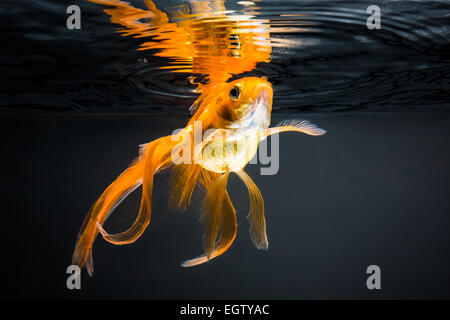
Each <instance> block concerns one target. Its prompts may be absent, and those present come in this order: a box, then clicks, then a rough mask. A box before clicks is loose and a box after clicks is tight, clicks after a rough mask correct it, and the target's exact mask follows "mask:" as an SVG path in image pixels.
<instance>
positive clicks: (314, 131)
mask: <svg viewBox="0 0 450 320" xmlns="http://www.w3.org/2000/svg"><path fill="white" fill-rule="evenodd" d="M286 131H296V132H301V133H305V134H309V135H310V136H322V135H324V134H325V133H326V132H327V131H326V130H324V129H322V128H319V127H318V126H316V125H315V124H313V123H311V122H309V121H308V120H284V121H281V122H280V123H279V124H277V126H276V127H273V128H269V129H267V133H266V136H270V135H272V134H275V133H281V132H286Z"/></svg>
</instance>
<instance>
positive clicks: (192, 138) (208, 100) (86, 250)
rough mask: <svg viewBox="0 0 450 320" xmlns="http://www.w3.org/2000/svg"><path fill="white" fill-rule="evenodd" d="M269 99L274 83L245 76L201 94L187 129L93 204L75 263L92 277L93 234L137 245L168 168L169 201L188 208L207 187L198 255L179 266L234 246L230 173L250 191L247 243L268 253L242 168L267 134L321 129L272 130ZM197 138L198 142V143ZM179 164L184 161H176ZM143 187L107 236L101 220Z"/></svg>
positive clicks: (158, 145)
mask: <svg viewBox="0 0 450 320" xmlns="http://www.w3.org/2000/svg"><path fill="white" fill-rule="evenodd" d="M272 102H273V89H272V85H271V83H270V82H269V81H268V80H267V79H266V78H264V77H261V78H259V77H244V78H241V79H237V80H234V81H230V82H224V83H218V84H215V85H213V86H211V87H209V88H208V90H205V91H204V92H203V93H202V94H201V95H200V96H199V97H198V98H197V100H196V101H195V102H194V103H193V105H192V106H191V113H192V117H191V119H190V120H189V121H188V123H187V125H186V126H185V127H184V128H183V129H181V130H179V131H177V132H176V133H174V134H172V135H168V136H164V137H161V138H158V139H156V140H153V141H150V142H149V143H147V144H145V145H142V146H141V147H140V151H139V156H138V157H137V159H136V160H135V161H133V162H132V163H131V164H130V166H129V167H128V168H127V169H126V170H125V171H124V172H123V173H122V174H120V175H119V176H118V177H117V179H116V180H115V181H114V182H112V183H111V184H110V185H109V186H108V187H107V188H106V190H105V191H104V192H103V193H102V194H101V196H100V197H99V198H98V200H97V201H96V202H95V203H94V205H93V206H92V208H91V209H90V211H89V213H88V214H87V216H86V218H85V219H84V222H83V225H82V227H81V230H80V232H79V234H78V238H77V243H76V247H75V251H74V253H73V258H72V264H74V265H77V266H79V267H80V269H81V268H83V267H84V266H85V267H86V269H87V271H88V273H89V275H91V276H92V274H93V257H92V246H93V243H94V240H95V239H96V237H97V235H98V234H99V233H100V234H101V235H102V237H103V238H104V239H105V240H106V241H108V242H110V243H112V244H115V245H125V244H130V243H133V242H135V241H136V240H137V239H138V238H139V237H140V236H141V235H142V234H143V232H144V231H145V229H146V228H147V226H148V225H149V223H150V218H151V211H152V191H153V187H154V186H153V184H154V176H155V174H157V173H159V172H161V171H163V170H171V171H172V172H171V179H170V189H171V191H170V196H169V203H170V205H171V206H173V207H174V208H176V209H179V210H181V211H182V210H185V209H186V208H187V207H188V206H189V205H190V202H191V197H192V194H193V192H194V189H195V188H196V187H197V186H201V187H203V188H204V189H205V190H206V195H205V198H204V199H203V206H202V208H203V209H202V210H203V212H202V215H201V217H200V219H201V221H202V224H203V226H204V235H203V248H204V253H203V254H201V255H200V256H198V257H196V258H193V259H190V260H187V261H185V262H183V263H182V266H184V267H191V266H195V265H199V264H202V263H204V262H207V261H209V260H211V259H213V258H216V257H218V256H220V255H222V254H223V253H224V252H225V251H227V250H228V248H229V247H230V246H231V244H232V243H233V241H234V239H235V237H236V232H237V223H236V210H235V208H234V206H233V204H232V201H231V198H230V196H229V194H228V192H227V181H228V178H229V176H230V174H236V175H237V176H238V177H239V178H240V180H242V182H243V183H244V185H245V186H246V188H247V190H248V193H249V200H250V206H249V213H248V216H247V217H248V220H249V222H250V238H251V240H252V242H253V243H254V245H255V246H256V247H257V248H258V249H263V250H267V249H268V245H269V243H268V240H267V234H266V221H265V216H264V200H263V196H262V194H261V192H260V191H259V189H258V187H257V186H256V184H255V183H254V182H253V180H252V179H251V178H250V176H249V175H248V174H247V173H245V171H244V168H245V167H246V165H247V164H248V162H249V161H250V160H251V159H252V157H253V156H254V155H255V153H256V152H257V149H258V145H259V143H260V142H261V141H263V140H264V139H266V138H267V137H268V136H270V135H273V134H277V133H281V132H286V131H295V132H300V133H305V134H308V135H311V136H321V135H323V134H325V133H326V131H325V130H324V129H321V128H319V127H318V126H316V125H314V124H312V123H310V122H309V121H305V120H303V121H300V120H289V121H283V122H281V123H280V124H279V125H277V126H274V127H270V122H271V112H272ZM198 133H200V136H201V139H198V138H196V136H197V135H198ZM180 159H181V160H182V161H181V160H180ZM139 187H142V192H141V202H140V209H139V212H138V215H137V217H136V219H135V221H134V222H133V224H132V225H131V226H130V227H129V228H128V229H127V230H126V231H124V232H121V233H117V234H110V233H108V232H107V231H106V230H105V229H104V223H105V221H106V220H107V218H108V217H109V216H110V215H111V214H112V213H113V212H114V210H115V209H116V208H117V207H118V206H119V205H120V203H121V202H122V201H123V200H124V199H125V198H126V197H127V196H128V195H130V194H131V193H132V192H133V191H135V190H136V189H138V188H139Z"/></svg>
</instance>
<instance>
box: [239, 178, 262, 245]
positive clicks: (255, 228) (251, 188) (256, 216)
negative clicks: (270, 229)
mask: <svg viewBox="0 0 450 320" xmlns="http://www.w3.org/2000/svg"><path fill="white" fill-rule="evenodd" d="M236 174H237V175H238V176H239V178H241V180H242V181H243V182H244V184H245V186H246V187H247V189H248V193H249V196H250V210H249V213H248V216H247V218H248V220H249V222H250V238H251V239H252V241H253V243H254V244H255V246H256V247H257V248H258V249H264V250H267V249H268V247H269V242H268V241H267V234H266V219H265V217H264V199H263V197H262V195H261V192H260V191H259V189H258V187H257V186H256V184H255V183H254V182H253V180H252V179H251V178H250V177H249V176H248V175H247V174H246V173H245V172H244V171H243V170H241V171H239V172H236Z"/></svg>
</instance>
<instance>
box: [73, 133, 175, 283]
mask: <svg viewBox="0 0 450 320" xmlns="http://www.w3.org/2000/svg"><path fill="white" fill-rule="evenodd" d="M177 143H178V142H176V141H173V140H172V139H171V136H167V137H162V138H159V139H157V140H154V141H152V142H150V143H148V144H147V145H146V146H145V147H144V148H143V150H142V152H141V155H140V157H139V158H138V159H137V160H136V161H135V162H134V163H133V164H131V165H130V167H129V168H128V169H127V170H125V171H124V172H123V173H122V174H121V175H120V176H119V177H117V179H116V180H115V181H114V182H113V183H111V185H110V186H109V187H108V188H107V189H106V190H105V191H104V192H103V194H102V195H101V196H100V198H99V199H98V200H97V201H96V202H95V204H94V205H93V206H92V208H91V209H90V210H89V213H88V215H87V216H86V218H85V219H84V222H83V225H82V227H81V229H80V232H79V233H78V238H77V244H76V246H75V251H74V253H73V257H72V264H74V265H77V266H79V267H80V269H82V268H83V266H85V265H86V269H87V271H88V273H89V275H90V276H92V274H93V271H94V266H93V259H92V245H93V243H94V240H95V238H96V237H97V234H98V232H101V233H102V236H103V237H104V238H105V240H107V241H109V242H111V243H114V244H127V243H131V242H134V241H136V240H137V239H138V238H139V236H140V235H141V234H142V233H143V232H144V230H145V228H146V227H147V226H148V224H149V222H150V213H151V197H152V191H153V176H154V174H155V173H156V172H158V171H160V170H162V169H164V168H166V167H168V166H170V165H171V151H172V148H173V147H174V146H175V145H176V144H177ZM141 184H142V200H141V208H140V210H139V214H138V217H137V218H136V220H135V221H134V223H133V225H132V226H131V227H130V228H129V229H128V230H127V231H125V232H122V233H119V234H116V235H109V234H108V233H107V232H106V231H105V230H104V229H103V227H102V225H103V224H104V223H105V221H106V219H107V218H108V217H109V216H110V214H111V213H112V212H113V211H114V210H115V209H116V208H117V206H118V205H119V204H120V203H121V202H122V201H123V200H124V199H125V198H126V197H127V196H128V195H129V194H130V193H131V192H133V191H134V190H136V189H137V188H138V187H139V186H140V185H141Z"/></svg>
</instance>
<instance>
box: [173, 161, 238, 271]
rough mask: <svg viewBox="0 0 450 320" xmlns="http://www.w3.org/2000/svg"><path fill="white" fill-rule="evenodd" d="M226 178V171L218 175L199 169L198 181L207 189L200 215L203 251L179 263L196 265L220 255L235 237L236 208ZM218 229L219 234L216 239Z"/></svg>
mask: <svg viewBox="0 0 450 320" xmlns="http://www.w3.org/2000/svg"><path fill="white" fill-rule="evenodd" d="M227 179H228V173H226V174H224V175H223V176H220V175H219V174H217V173H214V172H210V171H207V170H205V169H202V170H201V174H200V177H199V181H200V183H201V184H202V185H203V186H205V187H206V189H207V190H208V193H207V196H206V199H205V203H204V204H205V212H203V215H202V220H203V222H204V224H205V234H204V238H203V245H204V247H205V253H204V254H202V255H201V256H199V257H197V258H194V259H190V260H187V261H184V262H183V263H182V264H181V265H182V266H183V267H192V266H196V265H199V264H202V263H205V262H207V261H209V260H211V259H213V258H215V257H217V256H220V255H221V254H223V253H224V252H225V251H227V250H228V248H229V247H230V246H231V244H232V243H233V241H234V239H235V238H236V230H237V222H236V210H235V209H234V207H233V204H232V203H231V200H230V197H229V195H228V192H227V191H226V182H227ZM218 231H220V234H219V239H218V240H217V241H216V237H217V233H218Z"/></svg>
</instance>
